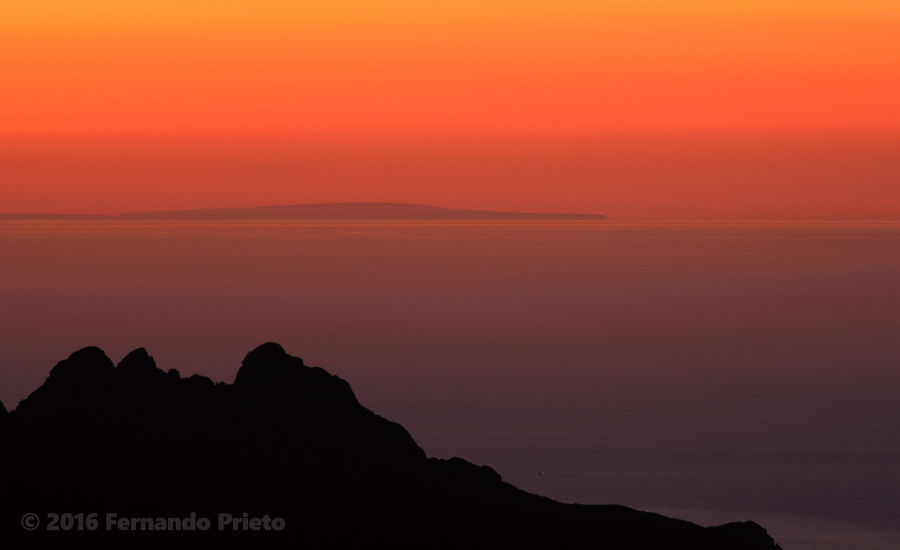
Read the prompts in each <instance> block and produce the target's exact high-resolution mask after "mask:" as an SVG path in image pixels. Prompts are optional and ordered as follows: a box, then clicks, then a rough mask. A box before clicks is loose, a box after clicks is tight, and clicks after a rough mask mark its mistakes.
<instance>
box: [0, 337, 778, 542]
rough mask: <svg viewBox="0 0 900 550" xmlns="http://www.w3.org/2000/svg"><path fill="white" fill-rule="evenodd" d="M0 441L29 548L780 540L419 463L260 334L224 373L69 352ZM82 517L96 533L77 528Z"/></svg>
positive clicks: (5, 497)
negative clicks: (235, 367)
mask: <svg viewBox="0 0 900 550" xmlns="http://www.w3.org/2000/svg"><path fill="white" fill-rule="evenodd" d="M0 450H2V452H0V486H2V487H3V493H2V501H3V504H2V508H0V510H2V531H0V535H2V537H3V538H2V539H0V540H15V541H21V542H22V543H23V544H30V545H38V544H44V543H51V544H64V545H71V544H78V543H81V542H83V543H89V544H91V545H92V546H94V547H123V545H125V546H127V545H130V544H131V545H133V544H135V543H144V542H148V543H151V544H154V545H163V544H175V545H179V544H182V543H183V544H190V545H192V546H194V545H201V544H202V545H205V544H215V545H217V546H219V547H222V546H225V547H228V546H241V547H244V546H249V545H252V546H255V547H261V548H269V547H281V546H286V545H289V544H290V545H294V546H296V547H298V548H303V547H306V548H319V547H334V548H343V547H350V546H351V545H362V544H365V545H368V546H372V545H376V544H379V545H380V544H384V545H390V546H391V547H416V548H441V547H444V548H459V547H484V548H487V547H491V548H497V547H500V548H505V547H514V546H515V547H534V546H536V545H543V546H546V547H552V548H604V549H629V550H632V549H638V550H639V549H648V550H649V549H655V550H656V549H688V548H690V549H697V550H702V549H710V550H712V549H716V550H728V549H734V550H763V549H770V550H771V549H777V548H779V547H778V545H776V544H775V543H774V541H773V540H772V538H771V537H769V536H768V534H767V533H766V531H765V530H764V529H763V528H762V527H760V526H759V525H757V524H755V523H753V522H745V523H730V524H727V525H723V526H719V527H710V528H704V527H700V526H698V525H695V524H692V523H689V522H686V521H681V520H676V519H671V518H667V517H664V516H660V515H657V514H651V513H646V512H639V511H636V510H631V509H628V508H625V507H622V506H613V505H603V506H598V505H591V506H588V505H577V504H562V503H559V502H555V501H553V500H550V499H548V498H544V497H539V496H536V495H532V494H529V493H526V492H524V491H521V490H519V489H517V488H515V487H513V486H512V485H509V484H507V483H504V482H503V481H502V479H501V478H500V476H499V475H498V474H497V473H496V472H495V471H494V470H492V469H491V468H489V467H487V466H475V465H473V464H470V463H469V462H466V461H465V460H462V459H459V458H451V459H449V460H440V459H435V458H426V456H425V453H424V451H423V450H422V449H421V448H419V446H418V445H417V444H416V442H415V441H414V440H413V439H412V437H411V436H410V435H409V433H407V431H406V430H405V429H404V428H403V427H402V426H400V425H399V424H396V423H394V422H390V421H388V420H385V419H384V418H381V417H380V416H378V415H376V414H374V413H373V412H372V411H370V410H368V409H366V408H365V407H363V406H362V405H360V404H359V402H358V401H357V400H356V397H355V396H354V394H353V391H352V390H351V389H350V385H349V384H348V383H347V382H346V381H344V380H342V379H340V378H338V377H337V376H334V375H331V374H329V373H328V372H326V371H325V370H323V369H320V368H316V367H308V366H305V365H304V364H303V360H302V359H299V358H297V357H292V356H290V355H288V354H286V353H285V351H284V350H283V349H282V347H281V346H279V345H278V344H273V343H268V344H263V345H262V346H259V347H258V348H256V349H255V350H253V351H252V352H250V353H249V354H248V355H247V357H246V358H245V359H244V361H243V365H242V366H241V368H240V370H239V371H238V373H237V376H236V377H235V381H234V383H233V384H225V383H221V382H220V383H213V382H212V381H211V380H210V379H208V378H205V377H202V376H199V375H194V376H191V377H190V378H182V377H181V376H180V375H179V373H178V372H177V371H175V370H170V371H168V372H164V371H162V370H160V369H159V368H157V366H156V364H155V362H154V361H153V358H152V357H150V356H149V355H148V354H147V352H146V351H145V350H144V349H137V350H135V351H133V352H131V353H130V354H128V356H126V357H125V358H124V359H123V360H122V361H121V362H120V363H119V365H118V366H114V365H113V363H112V361H110V360H109V358H108V357H107V356H106V355H105V354H104V352H103V351H102V350H100V349H99V348H93V347H91V348H84V349H82V350H79V351H76V352H75V353H73V354H72V355H71V356H70V357H69V358H68V359H66V360H64V361H61V362H60V363H58V364H57V365H56V366H55V367H54V368H53V369H52V370H51V371H50V376H49V377H48V378H47V381H46V382H45V383H44V385H43V386H41V387H40V388H38V389H37V390H36V391H35V392H34V393H32V394H31V395H30V396H28V398H27V399H25V400H23V401H22V402H21V403H19V406H18V407H17V408H16V409H15V410H14V411H12V412H7V411H6V409H5V408H3V407H2V404H0ZM67 512H68V513H71V514H79V513H81V514H83V518H84V519H82V520H77V519H73V520H72V521H71V522H68V523H66V522H63V521H60V522H58V523H57V524H56V526H57V527H60V530H57V531H47V530H46V527H47V526H48V525H49V524H50V523H51V522H52V521H53V520H52V517H51V516H49V515H48V514H51V513H55V514H58V515H60V516H62V514H64V513H67ZM28 513H34V514H36V515H37V519H38V520H39V521H40V525H39V527H38V528H37V529H35V530H33V531H28V530H26V529H25V528H23V527H22V522H23V519H22V518H23V516H24V515H25V514H28ZM91 513H95V514H97V515H96V516H95V519H96V521H97V523H96V529H94V530H90V528H89V525H87V524H85V526H84V527H83V528H82V529H81V530H79V528H78V526H79V523H78V521H82V524H84V521H86V520H87V518H88V517H89V514H91ZM111 513H114V514H116V516H115V517H113V518H112V519H110V518H109V517H108V514H111ZM245 513H246V515H247V516H246V517H247V519H246V521H244V520H243V519H242V518H243V517H244V514H245ZM226 516H227V519H228V520H229V521H228V522H226V523H224V524H221V525H220V523H221V522H223V521H225V519H226ZM123 518H124V523H122V520H123ZM131 518H135V520H132V519H131ZM186 518H187V519H189V521H184V520H185V519H186ZM190 518H193V519H192V520H191V519H190ZM202 518H206V519H207V520H208V521H209V523H208V528H207V529H206V530H203V529H202V528H200V527H198V525H199V524H201V521H200V520H201V519H202ZM232 518H236V519H232ZM254 518H255V520H256V521H254ZM142 520H143V522H142ZM276 520H279V521H280V522H279V521H276ZM160 521H161V522H162V523H160ZM167 522H168V523H167ZM173 522H174V523H173ZM176 523H177V525H178V526H179V527H181V528H182V529H181V530H177V531H176V530H170V531H165V532H160V531H157V530H150V529H149V528H150V527H151V526H154V527H155V528H156V529H159V528H160V527H163V526H165V527H164V528H167V529H174V528H175V526H176ZM66 525H71V529H69V530H65V526H66ZM235 525H236V526H237V527H238V529H237V530H235V529H234V527H235ZM29 526H31V524H29ZM123 526H124V527H125V528H127V529H128V530H123V529H122V527H123ZM254 526H255V527H256V529H258V530H253V527H254ZM142 527H143V529H142ZM220 527H221V529H220ZM191 528H192V529H191ZM132 529H134V530H132Z"/></svg>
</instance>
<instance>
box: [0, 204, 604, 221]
mask: <svg viewBox="0 0 900 550" xmlns="http://www.w3.org/2000/svg"><path fill="white" fill-rule="evenodd" d="M605 219H606V216H604V215H603V214H602V213H601V214H554V213H541V212H496V211H492V210H465V209H461V208H440V207H438V206H429V205H426V204H405V203H389V202H339V203H322V204H295V205H288V206H258V207H255V208H200V209H194V210H159V211H154V212H129V213H125V214H119V215H117V216H103V215H96V216H91V215H75V214H72V215H68V214H0V220H171V221H177V220H181V221H202V220H220V221H225V220H605Z"/></svg>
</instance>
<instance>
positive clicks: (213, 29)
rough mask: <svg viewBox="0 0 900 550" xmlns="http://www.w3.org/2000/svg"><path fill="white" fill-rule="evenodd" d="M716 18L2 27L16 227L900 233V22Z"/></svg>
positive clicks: (418, 16) (559, 9) (423, 16)
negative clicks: (311, 224) (168, 213)
mask: <svg viewBox="0 0 900 550" xmlns="http://www.w3.org/2000/svg"><path fill="white" fill-rule="evenodd" d="M9 4H12V5H9ZM718 4H721V2H711V1H696V0H695V1H687V2H680V3H676V2H665V1H661V0H657V1H652V0H639V1H632V2H625V1H611V2H588V1H576V0H557V1H550V0H519V1H515V2H514V1H506V0H504V1H498V0H481V1H477V2H476V1H460V0H455V1H449V0H430V1H429V2H419V1H416V2H413V1H400V0H391V1H377V2H376V1H363V0H332V1H329V2H326V1H305V2H304V1H292V2H288V1H271V0H269V1H257V2H249V1H243V0H241V1H229V0H220V1H216V2H211V1H210V2H206V1H204V2H201V1H182V2H174V1H168V0H166V1H158V2H129V1H124V0H119V1H86V2H79V3H77V6H76V5H75V4H73V3H70V2H62V1H47V0H40V1H35V2H28V3H24V2H19V3H5V4H4V5H2V6H0V52H3V54H2V55H0V82H2V83H3V85H2V86H0V136H2V137H0V139H2V151H0V212H20V213H24V212H70V213H115V212H122V211H132V210H148V209H170V208H172V209H174V208H199V207H221V206H233V207H239V206H257V205H263V204H291V203H306V202H332V201H356V200H360V201H363V200H365V201H370V200H371V201H393V202H425V203H431V204H437V205H440V206H456V207H470V208H492V209H493V208H496V209H515V210H554V211H592V212H593V211H604V212H606V213H607V214H609V215H610V216H611V217H613V218H619V219H659V218H673V217H674V218H706V219H709V218H718V219H721V218H743V219H746V218H751V219H758V218H780V219H784V218H804V219H809V218H819V219H850V218H852V219H896V218H898V217H900V198H898V195H900V193H898V192H897V190H896V188H897V180H898V177H897V176H898V175H900V101H898V100H897V97H900V2H897V1H896V0H894V1H876V0H853V1H850V0H846V1H840V0H818V1H815V2H814V1H802V0H792V1H786V2H775V1H766V0H760V1H755V2H751V1H736V2H730V3H728V4H729V5H728V6H720V5H718Z"/></svg>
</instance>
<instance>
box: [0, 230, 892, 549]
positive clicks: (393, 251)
mask: <svg viewBox="0 0 900 550" xmlns="http://www.w3.org/2000/svg"><path fill="white" fill-rule="evenodd" d="M270 341H274V342H278V343H280V344H282V345H283V346H284V348H285V349H286V350H287V352H288V353H290V354H292V355H296V356H299V357H302V358H303V359H304V361H305V362H306V364H307V365H314V366H320V367H322V368H325V369H326V370H328V371H330V372H332V373H334V374H337V375H339V376H341V377H342V378H344V379H346V380H347V381H349V382H350V384H351V386H352V387H353V390H354V391H355V393H356V395H357V397H358V399H359V401H360V402H361V403H362V404H363V405H365V406H366V407H368V408H370V409H372V410H373V411H375V412H376V413H378V414H379V415H381V416H384V417H386V418H388V419H390V420H393V421H396V422H399V423H400V424H402V425H403V426H404V427H406V429H407V430H408V431H409V432H410V434H411V435H412V436H413V437H414V438H415V439H416V441H417V442H418V443H419V445H420V446H421V447H422V448H423V449H424V450H425V452H426V453H427V454H428V456H435V457H440V458H449V457H453V456H459V457H463V458H465V459H467V460H469V461H471V462H474V463H476V464H487V465H490V466H491V467H492V468H494V469H495V470H496V471H497V472H498V473H499V474H500V475H502V476H503V479H504V480H506V481H508V482H510V483H512V484H514V485H516V486H518V487H520V488H521V489H524V490H526V491H529V492H532V493H536V494H539V495H545V496H548V497H551V498H553V499H557V500H560V501H563V502H578V503H586V504H608V503H612V504H622V505H625V506H629V507H632V508H636V509H640V510H647V511H652V512H657V513H661V514H665V515H668V516H673V517H678V518H682V519H686V520H690V521H693V522H696V523H699V524H702V525H714V524H721V523H726V522H730V521H746V520H753V521H756V522H757V523H760V524H761V525H763V526H764V527H766V529H768V531H769V533H770V534H771V535H772V536H773V537H774V538H775V540H776V541H777V542H779V543H780V544H781V545H782V547H783V548H784V549H785V550H807V549H808V550H829V549H866V550H878V549H888V548H890V549H896V548H900V223H897V222H858V223H857V222H841V223H830V222H829V223H826V222H821V223H820V222H815V223H814V222H747V223H741V222H702V223H701V222H684V223H681V222H664V223H663V222H618V221H589V222H584V221H567V222H559V221H529V222H517V221H502V222H501V221H498V222H492V221H477V222H475V221H403V222H393V221H377V222H368V221H234V222H228V221H225V222H222V221H219V222H168V221H143V222H142V221H131V222H124V221H27V222H23V221H2V222H0V399H2V401H3V402H4V403H5V404H6V406H7V408H8V409H13V408H15V406H16V404H17V403H18V401H19V400H21V399H23V398H25V397H26V396H27V395H28V394H29V393H30V392H32V391H34V390H35V389H36V388H37V387H39V386H40V384H41V383H43V381H44V380H45V379H46V377H47V374H48V372H49V371H50V369H51V368H52V367H53V365H55V364H56V363H57V362H58V361H60V360H62V359H64V358H66V357H67V356H68V355H69V354H70V353H72V352H73V351H75V350H77V349H80V348H82V347H85V346H100V347H101V348H103V349H104V350H105V351H106V352H107V354H108V355H109V356H110V358H112V359H113V361H119V360H120V359H121V358H122V357H123V356H124V355H125V354H126V353H128V352H129V351H131V350H132V349H135V348H138V347H145V348H146V349H147V350H148V351H149V352H150V354H151V355H152V356H153V357H154V358H155V360H156V362H157V364H158V365H159V366H160V367H161V368H163V369H165V370H168V369H170V368H176V369H178V370H179V371H180V372H181V373H182V375H191V374H193V373H199V374H202V375H204V376H208V377H210V378H212V379H213V380H214V381H225V382H231V381H233V380H234V376H235V373H236V372H237V369H238V368H239V367H240V364H241V360H242V359H243V357H244V355H246V353H247V352H248V351H250V350H251V349H253V348H254V347H256V346H257V345H259V344H262V343H264V342H270Z"/></svg>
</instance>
